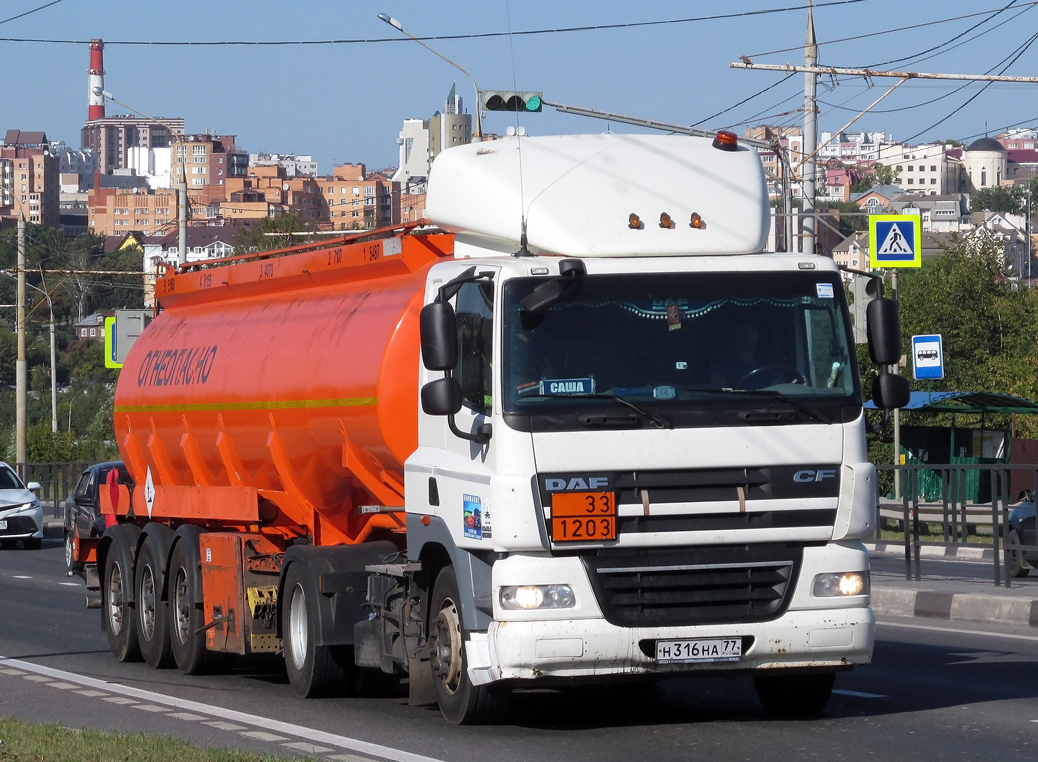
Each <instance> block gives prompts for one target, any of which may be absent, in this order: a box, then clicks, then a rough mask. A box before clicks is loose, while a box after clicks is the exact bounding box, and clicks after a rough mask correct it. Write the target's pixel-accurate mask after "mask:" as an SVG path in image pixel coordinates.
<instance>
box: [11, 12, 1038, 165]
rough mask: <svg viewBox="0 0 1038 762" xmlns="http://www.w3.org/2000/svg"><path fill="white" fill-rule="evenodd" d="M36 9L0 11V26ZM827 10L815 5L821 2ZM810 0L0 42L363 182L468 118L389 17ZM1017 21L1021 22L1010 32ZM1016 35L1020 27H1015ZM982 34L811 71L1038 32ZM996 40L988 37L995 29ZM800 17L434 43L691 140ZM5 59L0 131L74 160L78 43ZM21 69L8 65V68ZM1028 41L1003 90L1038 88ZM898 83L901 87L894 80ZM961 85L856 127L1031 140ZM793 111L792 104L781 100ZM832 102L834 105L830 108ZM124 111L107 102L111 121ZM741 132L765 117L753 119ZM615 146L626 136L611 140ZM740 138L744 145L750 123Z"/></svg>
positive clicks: (862, 98) (197, 27)
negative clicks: (410, 136) (430, 124)
mask: <svg viewBox="0 0 1038 762" xmlns="http://www.w3.org/2000/svg"><path fill="white" fill-rule="evenodd" d="M46 1H47V0H5V2H3V3H2V4H0V7H2V10H0V20H2V19H4V18H7V17H9V16H14V15H16V14H18V13H21V12H24V11H28V10H31V9H33V8H35V7H37V6H40V5H43V4H44V2H46ZM822 2H825V0H822ZM1008 3H1009V0H972V1H971V2H966V0H941V2H936V1H935V0H931V1H930V2H922V3H905V2H903V1H901V0H861V1H860V2H855V3H851V4H844V5H838V6H830V7H822V8H819V9H817V10H816V12H815V25H816V30H817V35H818V39H819V41H820V42H823V43H824V42H826V41H829V40H836V39H839V38H845V37H851V36H855V35H862V34H867V33H872V32H880V31H884V30H889V29H900V28H903V27H906V26H910V25H914V24H924V23H927V22H932V21H938V20H941V19H948V18H951V17H956V16H960V15H966V14H975V13H978V12H982V11H988V10H992V11H993V10H995V9H997V8H1000V7H1002V6H1005V5H1007V4H1008ZM802 4H803V0H729V2H726V3H708V2H703V1H702V0H696V1H695V2H645V3H641V4H637V5H636V4H633V3H629V2H627V3H621V2H615V0H598V2H594V3H589V2H584V3H572V2H557V1H556V2H546V1H545V0H524V1H522V2H520V1H519V0H508V2H506V1H505V0H481V1H480V2H474V1H471V2H470V1H469V0H454V1H453V2H450V3H435V4H434V3H429V2H415V1H414V0H377V1H376V3H375V4H370V3H363V2H355V1H354V0H307V2H305V3H296V2H287V1H281V2H276V1H274V0H249V1H248V2H244V1H242V0H224V1H223V2H211V1H209V2H202V1H200V0H177V1H176V2H173V3H162V4H159V3H154V2H151V1H150V0H143V1H142V0H133V1H132V2H131V1H130V0H61V2H58V3H57V4H55V5H53V6H51V7H49V8H45V9H43V10H41V11H38V12H36V13H33V14H31V15H28V16H25V17H24V18H21V19H16V20H14V21H10V22H8V23H2V24H0V37H2V38H15V37H17V38H34V39H35V38H46V39H52V40H89V39H90V38H92V37H100V38H103V39H104V40H105V41H106V43H108V44H107V47H106V49H105V68H106V69H107V77H106V81H105V86H106V88H107V89H108V90H109V91H111V92H112V93H113V94H114V95H115V96H116V97H118V98H119V99H120V100H123V101H125V102H127V103H129V104H132V105H133V106H135V107H137V108H140V109H143V110H144V112H145V113H148V114H151V115H155V116H183V117H184V118H186V120H187V129H188V130H189V131H191V132H204V131H205V130H207V129H209V130H217V131H219V132H223V133H233V134H236V135H238V142H239V144H240V145H241V146H243V147H245V148H246V149H248V150H250V151H267V152H280V153H291V152H295V153H311V154H313V155H314V156H315V157H316V159H317V161H318V162H319V169H320V171H321V172H328V171H330V169H331V166H332V163H333V162H336V163H338V162H344V161H349V162H364V163H365V164H367V165H368V167H369V168H380V167H386V166H393V165H395V163H396V156H397V154H396V151H397V149H396V137H397V133H398V131H399V129H400V125H401V122H402V120H403V119H405V118H427V117H428V116H430V115H431V114H432V113H433V112H434V111H436V110H438V109H441V108H442V106H443V101H444V99H445V97H446V95H447V92H448V91H449V90H450V87H451V84H452V83H453V82H454V81H455V79H457V81H458V88H459V92H460V93H461V94H462V96H463V97H464V99H465V106H466V108H467V109H469V110H471V108H472V106H473V105H474V103H473V101H474V96H473V93H472V88H471V85H470V84H469V83H468V81H467V80H466V79H465V78H464V77H463V76H462V75H461V74H460V73H458V72H456V71H455V70H454V69H452V68H451V67H450V66H448V65H447V64H446V63H443V62H442V61H441V60H440V59H438V58H436V57H435V56H433V55H432V54H431V53H429V52H428V51H427V50H425V49H424V48H422V47H421V46H419V45H418V44H416V43H414V42H411V41H409V40H407V39H406V38H403V37H402V36H401V35H399V33H397V32H396V31H395V30H394V29H392V28H391V27H389V26H387V25H386V24H384V23H382V22H381V21H379V20H378V19H377V17H376V16H377V14H378V13H380V12H383V13H387V14H389V15H391V16H393V17H395V18H397V19H399V20H400V21H401V22H402V23H403V25H404V28H405V29H407V30H408V31H409V32H410V33H412V34H414V35H416V36H427V35H451V34H473V33H486V32H508V31H509V29H511V30H512V31H520V30H537V29H556V28H561V27H573V26H588V25H601V24H618V23H628V22H646V21H665V20H671V19H683V18H689V17H698V16H707V15H712V14H717V13H741V12H750V11H758V10H763V9H776V8H787V7H792V6H799V5H802ZM1016 14H1020V15H1019V16H1018V17H1015V16H1016ZM1014 17H1015V18H1014ZM985 18H986V17H985V16H974V17H972V18H966V19H961V20H957V21H949V22H947V23H941V24H936V25H932V26H926V27H922V28H918V29H911V30H907V31H903V32H899V33H896V34H883V35H879V36H874V37H869V38H866V39H862V40H852V41H846V42H839V43H833V44H827V45H823V46H822V47H821V48H820V60H821V62H822V63H823V64H830V65H835V66H865V65H871V64H878V63H882V62H886V61H889V60H892V59H898V58H902V57H905V56H910V55H913V54H917V53H919V52H921V51H923V50H926V49H927V48H930V47H933V46H935V45H939V44H940V43H944V42H946V41H948V40H950V39H951V38H953V37H955V36H956V35H959V34H963V33H965V36H964V37H963V38H962V40H960V42H962V41H964V40H969V37H970V36H972V35H974V34H977V33H978V32H983V31H984V30H991V31H989V32H988V33H986V34H984V35H982V36H980V37H978V38H977V39H975V40H971V41H968V42H966V43H965V44H963V45H961V46H960V47H957V48H955V49H953V50H949V51H938V55H936V56H935V57H933V58H930V59H929V60H925V61H920V62H918V63H914V62H913V61H909V62H905V63H899V64H894V65H893V66H897V67H904V68H911V69H914V70H917V71H938V72H954V73H983V72H986V71H988V70H989V69H991V68H992V67H995V66H996V65H997V64H998V63H999V62H1000V61H1001V60H1003V59H1004V58H1006V57H1007V56H1009V55H1010V54H1012V53H1013V51H1014V50H1016V49H1017V48H1018V47H1020V46H1022V45H1024V44H1026V43H1027V41H1028V39H1029V38H1030V37H1031V35H1033V34H1035V31H1036V30H1038V6H1036V5H1035V3H1034V0H1017V2H1016V3H1015V4H1014V5H1013V6H1012V7H1011V8H1009V9H1008V10H1007V11H1005V12H1004V13H1002V14H1001V15H1000V16H998V17H996V18H995V19H994V20H991V21H987V22H986V23H984V24H982V25H980V26H979V27H978V24H980V22H982V21H984V19H985ZM1000 22H1006V23H1003V25H1002V26H999V27H997V28H993V27H994V26H995V25H996V24H998V23H1000ZM805 24H806V12H805V11H803V10H796V11H793V12H785V13H774V14H768V15H758V16H748V17H742V18H733V19H724V20H714V21H702V22H695V23H670V24H662V25H653V26H640V27H633V28H623V29H609V30H595V31H580V32H569V33H559V34H544V35H526V36H513V37H511V38H510V37H508V36H500V37H489V38H482V39H462V40H441V41H430V43H429V44H431V45H432V46H433V47H435V48H436V49H438V50H440V51H441V52H442V53H443V54H444V55H446V56H448V57H450V58H452V59H454V60H455V61H457V62H458V63H459V64H461V65H462V66H464V67H465V68H466V69H468V70H469V71H470V72H471V73H472V74H473V75H474V76H475V78H476V81H477V82H478V83H479V86H480V87H481V88H483V89H487V90H491V89H512V87H513V84H514V85H515V86H517V87H518V89H529V90H541V91H543V92H544V97H545V99H546V100H549V101H556V102H561V103H568V104H574V105H580V106H588V107H592V108H598V109H602V110H606V111H612V112H617V113H622V114H631V115H637V116H644V117H650V118H654V119H658V120H661V121H667V122H673V123H680V124H692V123H697V122H700V121H701V120H703V119H706V118H707V117H710V116H711V115H713V114H715V113H717V112H719V111H721V110H723V109H726V108H728V107H730V106H732V105H734V104H736V103H737V102H739V101H740V100H742V99H744V98H747V97H748V96H750V95H753V94H754V93H756V92H757V91H759V90H761V89H763V88H765V87H767V86H768V85H770V84H773V83H776V82H778V81H779V80H781V79H783V77H784V75H782V74H775V73H766V72H750V71H739V70H731V69H729V67H728V63H729V62H730V61H737V60H739V57H740V56H742V55H749V56H752V57H753V60H754V61H757V62H763V63H785V62H793V63H797V62H801V63H802V61H803V53H802V50H793V51H789V52H781V53H775V54H771V55H763V53H766V52H767V51H773V50H778V49H783V48H793V47H796V46H798V45H802V44H803V40H804V30H805ZM327 39H362V40H387V39H388V40H389V41H388V42H370V43H362V44H338V45H321V46H278V47H238V46H221V47H172V46H155V45H152V46H135V45H116V44H113V43H114V42H115V41H150V42H161V41H194V42H200V41H217V40H263V41H269V40H327ZM0 55H2V56H3V60H4V61H5V62H7V63H8V66H9V67H10V69H9V70H10V71H12V72H15V74H14V76H10V77H7V78H5V79H6V82H5V88H4V89H5V93H4V98H3V104H4V105H3V108H2V109H0V130H7V129H12V128H14V129H22V130H39V129H42V130H44V131H46V133H47V135H48V137H49V138H51V139H52V140H53V139H60V140H65V141H66V142H67V143H69V144H70V145H78V142H79V129H80V128H81V127H82V123H83V120H84V119H85V118H86V100H87V76H86V69H87V66H88V63H89V51H88V48H87V45H86V44H81V45H70V44H44V43H35V42H11V41H0ZM12 63H13V65H12ZM1036 64H1038V43H1035V44H1034V46H1033V47H1031V48H1028V49H1027V50H1026V51H1025V52H1024V53H1023V54H1022V55H1021V56H1020V58H1019V60H1018V61H1016V63H1015V64H1014V65H1013V66H1012V67H1011V68H1010V69H1009V70H1008V71H1007V74H1017V75H1022V76H1024V75H1038V65H1036ZM883 82H884V80H876V82H875V84H876V85H877V87H876V88H873V89H869V88H868V87H867V86H866V85H865V84H864V83H863V82H862V81H861V80H856V81H852V80H847V81H843V82H841V83H840V84H839V85H838V86H837V87H836V88H835V89H833V90H830V89H829V82H828V78H825V79H823V83H822V86H820V88H819V98H820V100H821V102H822V105H821V106H820V108H821V110H822V113H821V116H820V129H822V130H834V129H838V128H839V127H842V126H843V125H844V124H845V123H846V122H847V121H849V120H850V119H851V118H852V117H853V116H854V112H853V111H845V110H837V109H834V108H832V106H842V107H843V108H844V109H855V110H857V108H862V107H864V106H866V105H867V104H868V103H870V102H871V101H872V100H874V99H875V98H876V97H878V96H879V94H880V93H881V92H882V90H880V89H879V86H882V85H883ZM891 84H892V82H891ZM958 86H959V84H958V83H947V82H917V83H911V84H907V85H905V86H903V87H902V88H901V89H900V90H899V91H898V92H896V93H894V94H893V95H891V96H890V97H889V98H887V99H886V100H885V101H884V102H883V104H881V106H880V108H883V109H904V108H905V107H908V106H912V105H914V104H919V103H922V102H924V101H930V100H932V99H934V98H938V97H940V96H947V97H945V98H944V99H943V100H940V101H938V102H936V103H932V104H930V105H926V106H922V107H918V108H912V109H907V110H897V111H894V112H891V113H876V114H870V115H866V116H865V117H863V118H862V119H861V120H860V121H859V122H858V123H857V124H856V125H855V126H854V128H852V129H855V130H857V129H868V130H886V131H888V132H892V133H893V134H894V136H895V138H897V139H899V140H904V139H908V138H910V137H912V136H913V135H915V134H916V133H918V132H920V131H923V130H925V129H926V128H927V127H929V126H930V125H931V124H933V123H934V122H937V121H938V120H940V119H942V118H943V117H945V116H948V115H949V114H954V115H953V116H951V118H949V119H948V120H947V121H945V122H944V123H943V124H941V125H940V126H939V127H936V128H934V129H932V130H930V131H929V132H925V133H924V134H923V135H921V136H920V137H919V138H918V140H920V141H921V140H926V139H943V138H948V137H954V138H960V139H961V138H967V137H970V136H974V135H976V134H978V133H983V132H984V131H985V129H988V130H990V131H991V133H992V134H994V133H996V132H997V131H998V130H1000V129H1002V128H1004V127H1005V126H1006V125H1010V124H1016V123H1020V122H1023V123H1025V124H1028V125H1031V124H1038V99H1036V98H1035V92H1036V91H1035V86H1034V85H1001V84H999V85H993V86H991V87H989V88H988V89H987V90H986V91H985V92H984V93H983V94H981V95H980V96H979V97H977V98H976V99H975V100H974V101H973V102H972V103H970V104H969V105H968V106H966V107H964V108H961V109H959V106H960V105H961V104H963V103H964V102H965V101H966V100H967V99H968V98H969V97H970V96H971V95H972V94H974V93H975V92H976V91H977V89H978V88H979V86H978V85H973V86H971V87H970V88H968V89H966V90H963V91H962V92H958V93H952V92H951V91H952V89H953V88H955V87H958ZM802 90H803V78H802V75H796V76H794V77H792V78H790V79H789V80H788V81H786V82H784V83H781V84H778V85H777V86H776V87H774V88H773V89H772V90H770V91H769V92H767V93H765V94H764V95H761V96H760V97H758V98H756V99H754V100H751V101H749V102H748V103H746V104H744V105H742V106H739V107H738V108H735V109H733V110H732V111H730V112H729V113H728V114H725V115H723V116H720V117H717V118H714V119H712V120H709V121H707V122H706V123H705V124H704V125H703V126H705V127H710V128H718V127H728V126H731V125H733V124H734V123H739V122H742V121H743V120H748V119H749V120H750V121H751V123H790V122H793V121H794V120H799V119H800V117H799V116H798V115H797V114H796V113H792V114H789V113H785V112H788V111H790V110H792V109H796V108H797V107H798V106H801V105H802V97H801V98H798V97H797V96H796V93H797V92H801V93H802ZM784 99H789V100H785V102H783V100H784ZM826 104H828V105H826ZM123 111H125V109H122V108H120V107H117V106H115V104H109V107H108V113H109V114H112V113H121V112H123ZM751 117H756V118H753V119H751ZM515 121H516V118H515V115H514V114H503V113H491V114H488V115H487V117H486V119H485V122H484V129H485V130H486V131H492V132H499V133H500V132H504V131H505V129H506V128H507V127H508V126H509V125H510V124H515ZM521 123H522V124H523V126H525V128H526V130H527V131H528V132H529V133H530V134H542V135H543V134H557V133H575V132H599V131H602V130H604V129H606V126H607V125H606V124H605V123H604V122H599V121H595V120H590V119H586V118H581V117H576V116H569V115H564V114H559V113H556V112H554V110H553V109H550V108H545V110H544V112H543V113H541V114H530V115H524V116H523V117H522V118H521ZM613 128H614V129H615V130H616V131H630V130H631V128H626V127H622V126H619V125H613ZM737 129H738V130H739V131H740V133H741V131H742V125H739V126H738V127H737Z"/></svg>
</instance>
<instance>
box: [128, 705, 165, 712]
mask: <svg viewBox="0 0 1038 762" xmlns="http://www.w3.org/2000/svg"><path fill="white" fill-rule="evenodd" d="M132 708H133V709H140V710H142V711H145V712H165V711H166V709H168V708H169V707H165V706H158V705H156V704H133V706H132Z"/></svg>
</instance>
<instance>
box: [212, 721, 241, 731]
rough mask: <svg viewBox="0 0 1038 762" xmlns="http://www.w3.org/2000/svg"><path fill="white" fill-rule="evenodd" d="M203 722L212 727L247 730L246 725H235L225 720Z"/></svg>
mask: <svg viewBox="0 0 1038 762" xmlns="http://www.w3.org/2000/svg"><path fill="white" fill-rule="evenodd" d="M202 724H203V725H211V726H212V727H214V728H219V729H220V730H245V726H244V725H235V724H234V723H233V722H224V721H223V720H209V721H207V722H203V723H202Z"/></svg>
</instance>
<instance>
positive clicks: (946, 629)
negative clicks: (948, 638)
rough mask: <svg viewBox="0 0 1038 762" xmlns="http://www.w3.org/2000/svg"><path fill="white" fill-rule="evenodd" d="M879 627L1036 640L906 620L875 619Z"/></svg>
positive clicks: (1029, 636)
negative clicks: (932, 625) (933, 625)
mask: <svg viewBox="0 0 1038 762" xmlns="http://www.w3.org/2000/svg"><path fill="white" fill-rule="evenodd" d="M876 624H878V625H879V626H880V627H905V628H907V629H909V630H931V631H933V632H954V633H955V634H957V635H983V636H984V637H987V638H1009V639H1011V640H1031V641H1035V642H1038V638H1036V637H1034V636H1033V635H1013V634H1012V633H1008V632H984V631H983V630H961V629H958V628H956V627H928V626H926V625H925V624H909V623H908V622H884V621H883V620H881V619H877V620H876Z"/></svg>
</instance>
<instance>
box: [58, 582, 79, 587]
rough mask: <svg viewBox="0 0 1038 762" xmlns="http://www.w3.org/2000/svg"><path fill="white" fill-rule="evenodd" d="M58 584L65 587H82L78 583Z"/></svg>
mask: <svg viewBox="0 0 1038 762" xmlns="http://www.w3.org/2000/svg"><path fill="white" fill-rule="evenodd" d="M58 584H59V585H64V586H65V587H79V586H80V584H79V583H78V582H59V583H58Z"/></svg>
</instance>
